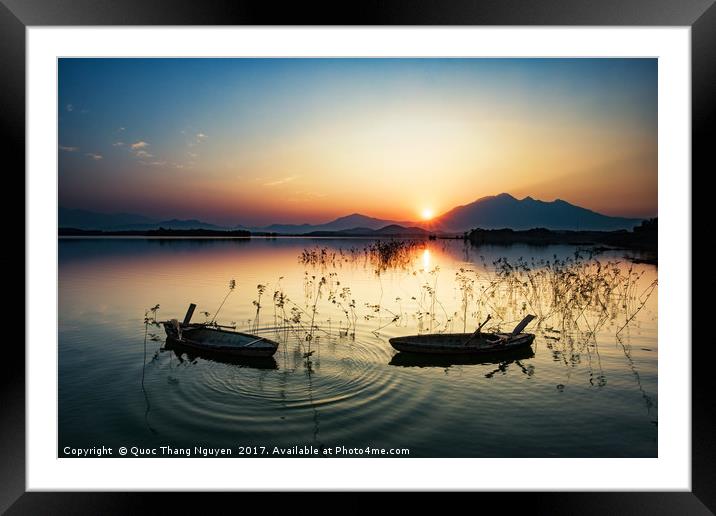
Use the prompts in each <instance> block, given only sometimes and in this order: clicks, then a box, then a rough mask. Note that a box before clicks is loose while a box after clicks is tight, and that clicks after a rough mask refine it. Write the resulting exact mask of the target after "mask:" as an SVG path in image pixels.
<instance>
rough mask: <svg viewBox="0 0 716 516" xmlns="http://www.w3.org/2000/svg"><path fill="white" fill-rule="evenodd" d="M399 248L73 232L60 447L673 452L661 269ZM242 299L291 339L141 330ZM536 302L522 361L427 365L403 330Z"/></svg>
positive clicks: (457, 246) (589, 254) (500, 323)
mask: <svg viewBox="0 0 716 516" xmlns="http://www.w3.org/2000/svg"><path fill="white" fill-rule="evenodd" d="M390 245H391V244H390V241H385V242H384V243H382V244H379V245H376V244H375V243H374V241H372V240H361V239H308V238H274V239H269V238H266V239H262V238H253V239H250V240H249V239H246V240H241V239H142V238H136V239H135V238H97V239H90V238H87V239H82V238H77V239H72V238H63V239H60V241H59V321H58V322H59V341H58V368H59V369H58V372H59V385H58V392H59V400H58V403H59V407H58V408H59V436H58V443H59V449H58V456H73V453H71V452H70V453H68V452H67V450H66V447H70V448H92V447H98V446H107V447H112V448H113V449H117V448H118V447H120V446H127V447H132V446H136V447H140V448H156V447H161V446H169V447H172V448H177V449H186V448H191V449H192V450H193V449H194V447H195V446H199V447H207V448H231V449H233V453H234V455H233V456H236V454H237V449H238V447H240V446H245V447H249V448H247V450H252V447H266V448H269V450H270V449H273V447H279V448H282V449H284V450H291V449H295V448H293V447H297V446H298V447H303V446H309V447H310V446H312V447H314V448H315V449H323V448H326V447H343V448H341V449H342V450H343V451H342V452H341V455H342V456H354V455H355V456H358V455H359V452H358V451H354V450H353V449H354V448H360V449H365V448H366V447H370V448H384V449H387V450H388V449H398V450H409V451H407V452H406V451H400V453H401V454H402V455H407V456H409V457H656V456H657V451H658V448H657V425H658V397H657V357H658V343H657V342H658V339H657V322H658V319H657V296H658V288H657V287H656V278H657V267H656V266H655V265H653V264H648V263H634V261H632V260H630V259H628V258H626V257H625V256H624V255H625V251H617V250H612V251H604V250H594V249H591V250H590V249H578V248H577V247H574V246H542V247H536V246H526V245H512V246H482V247H473V246H471V245H470V244H469V243H466V242H463V241H462V240H440V239H438V240H430V241H424V242H422V241H421V242H402V243H399V244H396V245H395V247H393V248H390V247H389V246H390ZM232 279H233V280H235V281H236V288H235V289H234V290H233V291H231V292H230V293H229V289H228V285H229V281H230V280H232ZM227 293H229V295H228V298H227V299H226V302H225V304H224V305H223V307H222V308H221V310H220V311H219V313H218V315H216V320H217V322H218V323H220V324H226V325H229V324H236V325H237V327H238V329H241V330H251V329H256V328H262V329H267V328H278V329H275V330H267V331H265V333H261V335H265V336H267V337H269V338H271V339H273V340H276V341H278V342H279V343H280V346H279V349H278V351H277V352H276V354H275V355H274V357H273V358H272V359H269V360H267V361H261V362H256V361H248V362H247V361H246V360H243V361H242V360H233V361H230V362H226V361H217V360H215V359H209V358H206V357H201V356H195V355H193V354H192V353H191V352H186V351H185V350H173V349H166V348H165V335H164V330H163V328H162V327H159V326H155V325H152V324H145V316H148V317H149V318H150V319H151V317H152V316H153V315H154V314H152V313H151V312H148V313H147V312H146V311H147V310H148V309H150V308H151V307H153V306H155V305H157V304H158V305H159V309H158V311H157V312H156V314H155V315H156V319H157V320H166V319H171V318H177V319H179V320H181V319H182V318H183V317H184V313H185V312H186V310H187V306H188V305H189V303H190V302H193V303H196V304H197V311H196V313H195V315H194V320H195V321H202V320H204V319H205V318H208V319H209V320H210V319H212V318H213V317H214V315H215V313H216V311H217V308H218V307H219V305H220V304H221V302H222V300H223V299H224V297H225V296H226V295H227ZM203 312H208V313H209V315H208V316H206V315H204V314H203ZM527 313H534V314H536V315H538V316H539V318H540V319H539V323H537V321H535V322H533V323H532V324H531V325H530V326H529V327H528V329H527V331H530V332H533V333H535V334H536V339H535V341H534V343H533V345H532V351H530V352H526V353H522V354H520V355H517V356H514V355H510V356H506V357H498V358H496V359H495V358H492V359H489V360H482V361H478V360H475V359H472V360H464V359H460V360H456V359H448V360H445V359H433V360H425V359H422V360H418V359H416V358H414V357H411V356H406V355H405V354H404V353H398V352H396V351H395V350H393V348H392V347H391V346H390V344H389V342H388V339H389V338H391V337H394V336H400V335H409V334H414V333H419V332H422V333H426V332H464V331H467V332H472V331H473V330H474V329H475V327H476V326H477V324H479V322H482V321H484V320H485V318H486V317H487V315H490V316H491V320H490V321H489V323H488V325H487V326H486V328H489V327H490V326H493V327H494V329H498V328H499V329H500V330H503V331H504V330H511V329H512V327H514V325H515V324H516V323H517V322H518V321H519V320H520V319H522V317H523V316H524V315H525V314H527ZM311 321H313V323H311ZM309 350H310V351H312V352H313V353H312V355H311V356H310V357H309V358H308V359H306V358H304V354H305V353H306V352H307V351H309ZM255 451H256V450H253V451H252V453H253V452H255ZM113 455H117V454H116V453H114V452H113ZM117 456H118V455H117ZM271 456H275V455H271Z"/></svg>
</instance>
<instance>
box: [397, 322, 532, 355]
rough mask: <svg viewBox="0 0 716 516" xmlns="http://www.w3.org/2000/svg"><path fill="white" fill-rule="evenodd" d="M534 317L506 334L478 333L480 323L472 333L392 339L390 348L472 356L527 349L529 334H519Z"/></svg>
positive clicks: (530, 339)
mask: <svg viewBox="0 0 716 516" xmlns="http://www.w3.org/2000/svg"><path fill="white" fill-rule="evenodd" d="M534 318H535V316H534V315H528V316H527V317H525V318H524V319H523V320H522V321H521V322H520V323H519V324H518V325H517V326H516V327H515V329H514V330H512V332H510V333H482V331H481V330H482V327H483V326H484V325H485V324H486V323H487V321H489V320H490V318H489V317H488V318H487V320H486V321H485V322H484V323H482V324H481V325H480V326H479V327H478V328H477V330H476V331H475V332H474V333H440V334H435V333H431V334H424V335H408V336H406V337H393V338H392V339H390V340H389V342H390V345H391V346H393V348H395V349H397V350H398V351H404V352H408V353H429V354H440V355H447V354H457V355H472V354H482V353H493V354H494V353H501V352H507V351H514V350H517V349H520V348H523V347H527V346H529V345H530V344H532V342H533V341H534V338H535V336H534V334H533V333H523V332H522V330H524V329H525V328H526V327H527V325H528V324H529V323H530V322H531V321H532V319H534Z"/></svg>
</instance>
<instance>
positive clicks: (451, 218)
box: [58, 193, 641, 235]
mask: <svg viewBox="0 0 716 516" xmlns="http://www.w3.org/2000/svg"><path fill="white" fill-rule="evenodd" d="M58 215H59V227H61V228H75V229H84V230H105V231H107V230H109V231H147V230H154V229H159V228H164V229H173V230H189V229H206V230H213V231H222V230H236V229H238V230H248V231H251V232H252V233H258V234H261V233H278V234H283V235H305V234H309V233H311V234H313V233H316V232H324V233H336V232H349V233H350V232H352V234H360V233H362V234H370V231H374V232H379V233H377V234H381V235H390V234H393V235H404V234H406V231H407V232H408V233H409V234H419V232H420V231H422V232H425V231H430V232H431V233H439V232H442V233H463V232H465V231H470V230H471V229H475V228H482V229H503V228H509V229H514V230H525V229H532V228H547V229H551V230H581V231H614V230H619V229H629V230H630V229H632V228H633V227H634V226H636V225H638V224H639V223H640V222H641V219H629V218H623V217H609V216H607V215H602V214H601V213H597V212H595V211H592V210H588V209H586V208H581V207H579V206H575V205H573V204H570V203H568V202H566V201H563V200H561V199H557V200H555V201H551V202H547V201H540V200H536V199H533V198H532V197H525V198H524V199H521V200H519V199H516V198H514V197H513V196H511V195H509V194H506V193H502V194H499V195H494V196H489V197H483V198H481V199H478V200H476V201H474V202H472V203H470V204H466V205H464V206H458V207H456V208H453V209H452V210H450V211H448V212H446V213H444V214H442V215H441V216H439V217H436V218H435V219H433V220H431V221H430V222H429V223H421V222H405V221H403V222H397V221H393V220H385V219H378V218H375V217H368V216H366V215H362V214H360V213H353V214H351V215H347V216H345V217H339V218H337V219H335V220H332V221H330V222H326V223H323V224H271V225H269V226H263V227H246V226H219V225H216V224H210V223H208V222H203V221H201V220H196V219H190V220H179V219H172V220H157V219H152V218H149V217H145V216H143V215H137V214H133V213H113V214H107V213H97V212H92V211H87V210H73V209H67V208H60V209H59V212H58Z"/></svg>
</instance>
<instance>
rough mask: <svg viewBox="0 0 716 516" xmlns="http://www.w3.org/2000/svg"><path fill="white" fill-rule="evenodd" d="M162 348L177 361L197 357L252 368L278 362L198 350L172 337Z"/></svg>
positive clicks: (268, 365)
mask: <svg viewBox="0 0 716 516" xmlns="http://www.w3.org/2000/svg"><path fill="white" fill-rule="evenodd" d="M164 350H166V351H170V352H173V353H174V356H176V358H177V359H178V361H179V363H184V362H187V363H190V364H196V363H197V360H198V359H203V360H208V361H211V362H216V363H219V364H227V365H234V366H238V367H249V368H252V369H278V364H277V363H276V360H275V359H274V358H273V357H243V356H235V355H227V354H225V353H217V352H214V351H211V350H203V349H202V350H199V349H196V348H192V347H190V346H185V345H183V344H181V343H180V342H178V341H176V340H174V339H167V340H166V342H165V344H164Z"/></svg>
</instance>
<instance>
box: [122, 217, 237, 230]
mask: <svg viewBox="0 0 716 516" xmlns="http://www.w3.org/2000/svg"><path fill="white" fill-rule="evenodd" d="M156 228H164V229H210V230H212V231H224V230H227V229H232V228H227V227H224V226H217V225H216V224H210V223H208V222H202V221H201V220H196V219H187V220H180V219H171V220H162V221H159V222H154V223H151V224H127V225H125V226H123V227H122V228H121V229H125V230H137V231H143V230H150V229H156ZM112 229H120V228H112Z"/></svg>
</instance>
